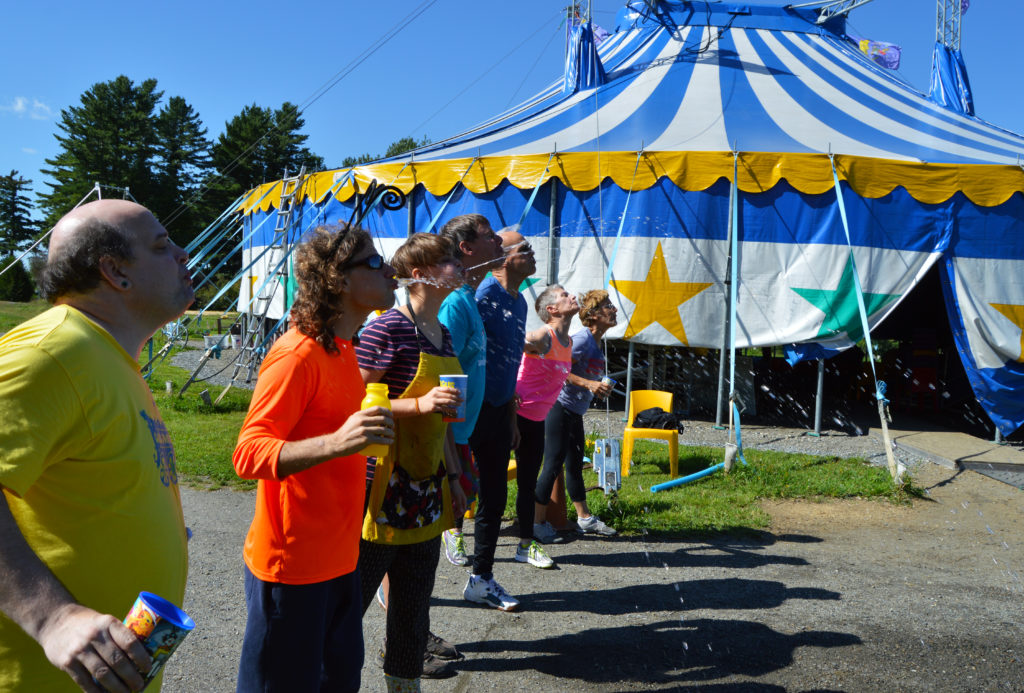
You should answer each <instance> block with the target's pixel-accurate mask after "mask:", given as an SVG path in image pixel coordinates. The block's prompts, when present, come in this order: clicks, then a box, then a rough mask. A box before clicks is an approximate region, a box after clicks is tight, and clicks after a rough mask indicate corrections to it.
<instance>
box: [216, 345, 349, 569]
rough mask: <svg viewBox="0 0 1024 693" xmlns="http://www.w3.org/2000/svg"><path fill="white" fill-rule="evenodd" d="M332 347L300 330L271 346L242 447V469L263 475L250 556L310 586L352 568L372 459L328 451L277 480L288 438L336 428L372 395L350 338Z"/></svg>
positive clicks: (250, 562) (238, 462)
mask: <svg viewBox="0 0 1024 693" xmlns="http://www.w3.org/2000/svg"><path fill="white" fill-rule="evenodd" d="M336 344H337V345H338V349H339V350H340V352H341V353H340V354H338V355H335V356H332V355H330V354H328V353H327V352H326V351H325V350H324V348H323V347H321V346H320V345H319V344H317V343H316V341H315V340H313V339H310V338H309V337H306V336H305V335H303V334H301V333H300V332H298V330H296V329H294V328H293V329H291V330H289V331H288V332H287V333H285V334H284V336H282V337H281V338H280V339H278V340H277V342H276V343H275V344H274V346H273V347H272V348H271V349H270V352H269V353H268V354H267V357H266V358H265V359H264V360H263V366H262V367H261V368H260V376H259V380H258V381H257V383H256V390H255V392H253V397H252V403H251V405H250V406H249V413H248V415H247V416H246V417H245V423H244V424H242V430H241V433H239V436H238V445H237V446H236V447H235V453H234V456H233V462H234V465H235V471H236V472H237V473H238V475H239V476H240V477H242V478H243V479H258V480H259V486H258V488H257V492H256V512H255V515H254V517H253V521H252V525H251V526H250V527H249V533H248V535H247V536H246V539H245V550H244V558H245V563H246V565H247V566H248V567H249V570H251V571H252V573H253V575H255V576H256V577H258V578H259V579H261V580H263V581H265V582H280V583H285V584H292V585H305V584H310V583H314V582H323V581H325V580H331V579H333V578H336V577H338V576H340V575H345V574H347V573H351V572H352V571H353V570H355V568H356V562H357V560H358V558H359V533H360V528H361V524H362V511H363V499H364V495H365V492H366V486H365V473H366V458H365V457H364V456H363V455H359V454H356V455H349V456H347V457H339V458H335V459H332V460H328V461H326V462H323V463H321V464H318V465H316V466H315V467H311V468H309V469H306V470H304V471H302V472H298V473H297V474H292V475H290V476H288V477H286V478H284V479H279V478H278V474H277V462H278V457H279V455H280V452H281V448H282V447H283V446H284V444H285V442H288V441H295V440H305V439H306V438H312V437H314V436H319V435H323V434H325V433H331V432H333V431H336V430H337V429H338V428H339V427H340V426H341V425H342V424H343V423H344V422H345V420H346V419H347V418H348V417H349V416H350V415H351V414H352V413H354V412H356V411H358V410H359V405H360V402H361V401H362V399H363V397H364V396H365V394H366V388H365V386H364V385H363V381H362V378H361V377H360V375H359V367H358V365H357V364H356V357H355V351H354V349H353V348H352V344H351V343H350V342H347V341H343V340H340V339H338V340H336Z"/></svg>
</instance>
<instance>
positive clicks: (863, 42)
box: [847, 34, 903, 70]
mask: <svg viewBox="0 0 1024 693" xmlns="http://www.w3.org/2000/svg"><path fill="white" fill-rule="evenodd" d="M847 36H848V37H849V39H850V41H852V42H853V44H854V45H856V46H857V47H858V48H860V50H861V52H862V53H863V54H864V55H866V56H868V57H869V58H871V59H872V60H874V61H875V62H876V63H878V64H879V65H881V66H882V67H884V68H887V69H889V70H898V69H900V56H901V54H902V51H903V49H902V48H901V47H900V46H897V45H896V44H895V43H888V42H886V41H872V40H871V39H866V38H861V37H860V36H855V35H853V34H847Z"/></svg>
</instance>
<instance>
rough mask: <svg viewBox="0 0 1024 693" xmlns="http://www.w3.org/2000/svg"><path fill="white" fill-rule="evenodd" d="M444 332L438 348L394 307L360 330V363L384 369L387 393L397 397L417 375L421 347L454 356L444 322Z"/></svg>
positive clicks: (364, 367) (357, 354)
mask: <svg viewBox="0 0 1024 693" xmlns="http://www.w3.org/2000/svg"><path fill="white" fill-rule="evenodd" d="M441 333H442V335H443V337H444V339H443V342H442V345H441V348H440V349H437V348H436V347H434V345H433V344H431V343H430V340H429V339H427V338H426V337H423V336H422V335H419V334H417V330H416V326H415V325H413V323H412V320H410V319H409V318H407V317H405V315H404V314H403V313H401V312H399V311H398V310H397V309H395V308H392V309H391V310H389V311H388V312H386V313H384V315H382V316H380V317H379V318H377V319H376V320H374V321H373V322H371V323H370V324H369V325H367V326H366V327H365V328H364V329H363V331H362V333H360V335H359V346H357V347H356V358H358V359H359V367H360V368H362V369H364V370H368V371H384V375H383V376H381V379H380V382H382V383H385V384H386V385H387V386H388V397H390V398H391V399H398V398H399V397H400V396H401V395H402V393H403V392H405V388H407V387H409V383H411V382H412V379H413V378H414V377H415V376H416V369H417V368H418V367H419V363H420V352H421V351H422V352H423V353H425V354H433V355H434V356H455V352H454V350H453V349H452V338H451V335H450V334H448V329H447V328H446V327H445V326H444V325H442V326H441Z"/></svg>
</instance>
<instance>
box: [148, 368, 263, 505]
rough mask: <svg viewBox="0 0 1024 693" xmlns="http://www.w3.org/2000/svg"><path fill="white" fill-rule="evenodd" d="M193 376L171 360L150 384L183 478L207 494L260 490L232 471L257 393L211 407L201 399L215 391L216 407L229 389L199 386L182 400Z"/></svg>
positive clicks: (231, 394) (231, 395)
mask: <svg viewBox="0 0 1024 693" xmlns="http://www.w3.org/2000/svg"><path fill="white" fill-rule="evenodd" d="M140 360H141V361H142V362H143V363H145V362H146V361H147V360H148V359H147V357H146V353H145V352H143V355H142V359H140ZM190 375H191V373H189V372H188V371H185V370H184V369H181V368H177V367H175V366H171V365H170V357H168V358H167V359H165V360H164V361H163V362H162V363H160V364H158V365H157V366H156V368H155V369H154V371H153V375H152V376H151V377H150V379H149V383H150V387H151V389H152V390H153V399H155V400H156V405H157V408H159V409H160V415H161V416H162V417H163V420H164V423H165V424H167V431H168V433H169V434H170V436H171V441H172V442H173V443H174V452H175V457H176V458H177V464H178V474H179V476H180V477H181V478H182V480H183V481H185V482H186V483H188V484H190V485H194V486H202V487H205V488H219V487H222V486H230V487H233V488H237V489H240V490H247V489H252V488H255V487H256V483H255V482H254V481H245V480H242V479H239V478H238V476H236V475H235V469H234V467H233V466H232V465H231V453H232V452H233V451H234V449H235V442H236V441H237V440H238V431H239V430H241V428H242V421H243V420H244V419H245V413H246V411H248V409H249V400H250V399H251V398H252V393H251V392H250V391H248V390H244V389H240V388H231V389H230V390H229V391H228V393H227V395H225V397H224V399H223V400H221V402H220V403H219V404H216V405H213V406H208V405H206V404H204V403H203V401H202V399H201V398H200V396H199V393H201V392H202V391H203V390H209V391H210V398H211V401H214V400H216V399H217V397H218V396H219V395H220V393H221V390H223V389H224V388H222V387H218V386H216V385H207V384H206V383H203V382H195V383H192V385H191V386H190V387H189V389H188V390H186V391H185V394H184V395H182V396H181V397H178V391H179V390H180V389H181V387H182V385H184V384H185V382H186V381H188V378H189V376H190ZM167 381H170V382H171V387H172V391H173V394H171V395H168V394H166V393H165V385H164V383H166V382H167Z"/></svg>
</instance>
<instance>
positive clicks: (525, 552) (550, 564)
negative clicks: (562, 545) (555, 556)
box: [516, 540, 555, 569]
mask: <svg viewBox="0 0 1024 693" xmlns="http://www.w3.org/2000/svg"><path fill="white" fill-rule="evenodd" d="M516 560H517V561H519V562H520V563H529V564H530V565H532V566H534V567H537V568H544V569H549V568H554V567H555V562H554V561H553V560H551V556H549V555H548V554H547V553H546V552H545V551H544V549H543V547H541V545H540V544H538V543H537V542H536V540H533V541H531V542H530V544H529V546H522V545H519V546H517V547H516Z"/></svg>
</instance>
